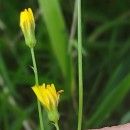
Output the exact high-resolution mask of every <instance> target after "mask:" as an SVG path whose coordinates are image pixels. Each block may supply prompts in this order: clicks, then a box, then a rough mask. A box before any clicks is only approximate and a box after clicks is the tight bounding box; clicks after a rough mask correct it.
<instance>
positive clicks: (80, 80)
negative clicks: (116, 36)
mask: <svg viewBox="0 0 130 130" xmlns="http://www.w3.org/2000/svg"><path fill="white" fill-rule="evenodd" d="M81 30H82V26H81V0H78V73H79V111H78V130H81V128H82V113H83V112H82V111H83V110H82V109H83V75H82V31H81Z"/></svg>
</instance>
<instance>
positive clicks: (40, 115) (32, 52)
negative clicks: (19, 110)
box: [31, 48, 44, 130]
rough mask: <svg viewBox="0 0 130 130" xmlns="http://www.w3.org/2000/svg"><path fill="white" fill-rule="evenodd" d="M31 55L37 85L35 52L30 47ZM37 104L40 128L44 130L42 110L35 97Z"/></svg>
mask: <svg viewBox="0 0 130 130" xmlns="http://www.w3.org/2000/svg"><path fill="white" fill-rule="evenodd" d="M31 55H32V61H33V71H34V74H35V84H36V86H38V85H39V82H38V72H37V65H36V60H35V54H34V49H33V48H31ZM37 105H38V113H39V120H40V128H41V130H44V126H43V119H42V111H41V104H40V102H39V101H38V99H37Z"/></svg>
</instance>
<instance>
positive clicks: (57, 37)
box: [38, 0, 74, 93]
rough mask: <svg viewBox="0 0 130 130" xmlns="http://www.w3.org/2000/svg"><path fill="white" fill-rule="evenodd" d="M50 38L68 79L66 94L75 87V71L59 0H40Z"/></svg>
mask: <svg viewBox="0 0 130 130" xmlns="http://www.w3.org/2000/svg"><path fill="white" fill-rule="evenodd" d="M38 1H39V5H40V8H41V11H42V16H43V19H44V21H45V24H46V27H47V30H48V34H49V37H50V41H51V45H52V49H53V51H54V54H55V56H56V58H57V60H58V62H59V65H60V67H61V70H62V73H63V75H64V77H65V79H66V81H65V82H66V83H67V84H66V87H67V88H65V91H66V93H70V89H72V86H73V82H74V80H73V69H72V62H71V58H70V57H69V55H68V54H67V44H68V38H67V33H66V28H65V24H64V20H63V16H62V13H61V10H60V6H59V3H58V0H47V1H46V0H38Z"/></svg>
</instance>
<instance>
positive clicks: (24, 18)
mask: <svg viewBox="0 0 130 130" xmlns="http://www.w3.org/2000/svg"><path fill="white" fill-rule="evenodd" d="M20 27H21V29H22V32H23V35H24V37H25V42H26V44H27V46H29V48H30V50H31V55H32V61H33V67H32V68H33V70H34V74H35V84H36V86H38V85H39V83H38V72H37V66H36V60H35V54H34V46H35V44H36V38H35V21H34V15H33V12H32V10H31V8H28V10H27V9H25V10H24V11H22V12H21V14H20ZM37 103H38V112H39V120H40V128H41V130H44V126H43V119H42V111H41V105H40V102H39V101H38V100H37Z"/></svg>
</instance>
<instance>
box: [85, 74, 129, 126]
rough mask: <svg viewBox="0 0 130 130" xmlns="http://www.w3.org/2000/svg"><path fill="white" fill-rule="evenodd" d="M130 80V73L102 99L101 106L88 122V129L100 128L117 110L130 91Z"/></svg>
mask: <svg viewBox="0 0 130 130" xmlns="http://www.w3.org/2000/svg"><path fill="white" fill-rule="evenodd" d="M129 79H130V73H129V74H127V75H126V76H125V78H124V79H123V80H122V81H121V82H120V83H119V84H118V85H117V86H115V88H114V89H113V90H112V91H111V92H110V93H109V94H107V95H106V96H105V97H104V99H102V102H100V105H99V106H98V107H97V109H96V111H95V112H94V113H93V115H92V116H91V118H90V120H89V121H88V123H87V127H92V126H95V127H98V126H99V125H100V124H101V123H102V121H103V120H104V119H105V118H107V117H108V116H109V115H110V114H111V113H112V111H113V110H114V109H116V107H117V106H118V105H119V103H121V102H122V100H123V99H124V97H125V95H126V94H127V93H128V92H129V90H130V81H129Z"/></svg>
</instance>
